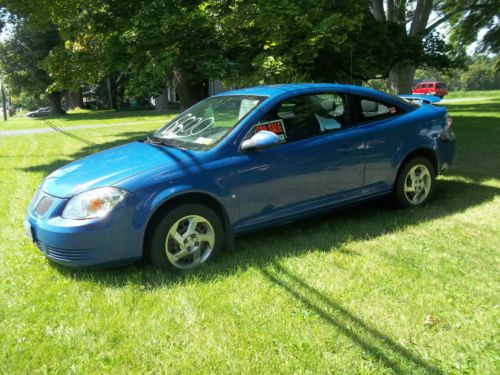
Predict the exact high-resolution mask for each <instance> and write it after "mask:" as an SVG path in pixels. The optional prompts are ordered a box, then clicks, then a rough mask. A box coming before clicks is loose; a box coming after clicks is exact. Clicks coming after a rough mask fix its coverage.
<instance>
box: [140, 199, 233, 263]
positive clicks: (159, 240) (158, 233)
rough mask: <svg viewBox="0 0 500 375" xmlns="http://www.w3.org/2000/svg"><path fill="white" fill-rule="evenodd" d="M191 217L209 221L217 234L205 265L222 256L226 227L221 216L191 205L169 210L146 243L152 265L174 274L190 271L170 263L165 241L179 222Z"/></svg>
mask: <svg viewBox="0 0 500 375" xmlns="http://www.w3.org/2000/svg"><path fill="white" fill-rule="evenodd" d="M189 215H199V216H202V217H204V218H205V219H207V220H208V221H209V222H210V224H211V225H212V228H213V230H214V233H215V245H214V249H213V250H212V253H211V254H210V257H209V258H208V259H207V260H206V261H205V262H203V264H206V263H208V262H210V261H212V260H213V259H215V258H217V256H219V255H220V253H221V252H222V248H223V246H224V227H223V224H222V220H221V218H220V216H219V215H218V214H217V213H216V212H215V211H214V210H213V209H211V208H210V207H208V206H205V205H202V204H195V203H189V204H182V205H179V206H176V207H173V208H172V209H168V210H167V211H166V213H165V215H164V216H163V217H162V218H161V219H160V220H159V221H158V222H157V223H156V225H155V228H154V230H153V231H152V234H151V238H149V239H147V242H146V243H147V246H146V249H145V256H146V259H147V260H148V261H149V262H150V263H152V264H153V265H155V266H158V267H160V268H162V269H165V270H168V271H172V272H182V271H189V269H181V268H178V267H175V266H174V265H173V264H172V263H170V261H169V260H168V258H167V254H166V251H165V241H166V239H167V233H168V231H169V230H170V228H171V227H172V225H174V224H175V222H176V221H177V220H179V219H181V218H183V217H185V216H189ZM195 268H196V267H195Z"/></svg>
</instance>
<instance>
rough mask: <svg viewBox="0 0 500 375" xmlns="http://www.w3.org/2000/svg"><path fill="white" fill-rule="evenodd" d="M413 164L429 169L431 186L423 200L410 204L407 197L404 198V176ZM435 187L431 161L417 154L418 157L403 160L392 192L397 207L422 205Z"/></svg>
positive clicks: (434, 175) (434, 173)
mask: <svg viewBox="0 0 500 375" xmlns="http://www.w3.org/2000/svg"><path fill="white" fill-rule="evenodd" d="M415 165H425V167H426V168H427V169H428V170H429V173H430V175H431V188H430V191H429V194H428V195H427V197H426V198H425V200H424V201H423V202H422V203H419V204H411V203H410V202H409V201H408V199H407V198H406V194H405V191H404V185H405V181H406V176H407V175H408V172H409V171H410V169H412V168H413V167H414V166H415ZM435 187H436V172H435V171H434V167H433V166H432V163H431V162H430V161H429V159H427V158H424V157H422V156H418V157H415V158H412V159H410V160H408V161H407V162H405V163H404V165H403V166H402V167H401V169H400V170H399V173H398V177H397V180H396V184H395V187H394V194H393V195H394V200H395V202H396V204H397V205H398V206H399V207H418V206H422V205H424V204H425V203H427V202H428V201H429V200H430V199H431V198H432V195H433V193H434V189H435Z"/></svg>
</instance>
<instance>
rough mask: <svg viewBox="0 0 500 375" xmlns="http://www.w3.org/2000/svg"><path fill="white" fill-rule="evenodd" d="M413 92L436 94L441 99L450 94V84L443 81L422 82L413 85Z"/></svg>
mask: <svg viewBox="0 0 500 375" xmlns="http://www.w3.org/2000/svg"><path fill="white" fill-rule="evenodd" d="M411 93H412V94H424V95H435V96H439V97H440V98H441V99H442V98H444V96H445V95H447V94H448V86H446V83H443V82H431V81H429V82H420V83H418V84H416V85H415V86H413V90H411Z"/></svg>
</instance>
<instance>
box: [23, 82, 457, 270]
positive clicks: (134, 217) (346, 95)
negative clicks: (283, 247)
mask: <svg viewBox="0 0 500 375" xmlns="http://www.w3.org/2000/svg"><path fill="white" fill-rule="evenodd" d="M454 147H455V136H454V134H453V131H452V129H451V120H450V119H449V118H448V114H447V112H446V109H445V108H444V107H438V106H433V105H430V104H421V105H416V104H414V103H410V102H408V101H406V100H403V99H401V98H398V97H395V96H391V95H388V94H385V93H382V92H379V91H376V90H372V89H369V88H363V87H357V86H348V85H333V84H288V85H276V86H263V87H254V88H246V89H241V90H236V91H229V92H224V93H222V94H218V95H216V96H213V97H210V98H208V99H206V100H204V101H202V102H200V103H198V104H196V105H195V106H193V107H191V108H189V109H188V110H187V111H185V112H183V113H182V114H180V115H179V116H178V117H176V118H175V119H173V120H172V121H170V122H168V123H167V124H166V125H165V126H163V127H161V128H160V129H158V130H157V131H155V132H153V133H151V134H150V135H148V136H146V137H145V138H144V139H143V140H140V141H135V142H131V143H128V144H124V145H121V146H118V147H115V148H112V149H109V150H105V151H102V152H99V153H97V154H94V155H90V156H87V157H85V158H83V159H80V160H77V161H74V162H72V163H70V164H68V165H66V166H64V167H62V168H60V169H58V170H56V171H54V172H53V173H52V174H50V175H49V176H47V177H46V178H45V179H44V180H43V182H42V184H41V185H40V187H39V188H38V190H37V191H36V193H35V195H34V197H33V199H32V201H31V203H30V205H29V208H28V212H27V216H26V220H25V222H24V225H25V229H26V233H27V235H28V236H29V237H30V238H31V239H32V240H33V242H34V243H35V244H36V245H37V246H38V248H39V249H40V250H41V251H42V252H43V253H44V254H45V255H46V256H47V257H48V258H49V259H51V260H53V261H55V262H59V263H62V264H66V265H69V266H90V265H103V264H116V263H124V262H129V261H132V260H137V259H141V258H143V257H145V258H147V259H149V260H150V261H151V262H153V263H154V264H156V265H158V266H160V267H163V268H166V269H170V270H177V269H190V268H193V267H197V266H199V265H201V264H203V263H206V262H207V261H209V260H211V259H213V258H215V257H216V256H217V255H219V254H220V253H221V252H222V250H223V249H224V248H227V247H230V246H231V244H232V239H233V236H234V235H237V234H240V233H244V232H249V231H255V230H257V229H259V228H265V227H269V226H271V225H277V224H281V223H285V222H289V221H291V220H294V219H298V218H301V217H304V216H307V215H313V214H316V213H319V212H322V211H325V210H330V209H332V208H334V207H338V206H343V205H347V204H351V203H354V202H359V201H361V200H365V199H371V198H375V197H382V196H389V195H392V197H393V198H394V201H395V202H396V203H397V204H398V205H400V206H419V205H422V204H424V203H426V202H427V201H428V200H429V198H430V197H431V195H432V193H433V190H434V185H435V178H436V175H437V174H438V173H440V172H442V171H443V170H445V169H446V168H448V166H449V165H450V164H451V163H452V160H453V154H454Z"/></svg>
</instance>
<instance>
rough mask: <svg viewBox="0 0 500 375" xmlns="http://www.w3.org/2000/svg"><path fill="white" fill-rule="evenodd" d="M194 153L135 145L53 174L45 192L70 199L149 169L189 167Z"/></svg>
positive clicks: (169, 148) (73, 163)
mask: <svg viewBox="0 0 500 375" xmlns="http://www.w3.org/2000/svg"><path fill="white" fill-rule="evenodd" d="M192 160H193V152H191V151H186V150H181V149H175V148H171V147H166V146H155V145H152V144H149V143H142V142H132V143H128V144H125V145H122V146H118V147H114V148H111V149H109V150H105V151H101V152H99V153H96V154H93V155H90V156H87V157H85V158H83V159H80V160H76V161H74V162H72V163H70V164H67V165H65V166H64V167H62V168H59V169H57V170H56V171H54V172H53V173H51V174H50V175H49V176H48V177H47V178H46V179H45V182H44V184H43V190H44V191H45V192H46V193H47V194H50V195H53V196H56V197H60V198H70V197H72V196H74V195H75V194H78V193H81V192H83V191H86V190H90V189H96V188H99V187H103V186H110V185H114V184H116V183H118V182H120V181H122V180H124V179H127V178H129V177H132V176H134V175H136V174H139V173H142V172H145V171H147V170H149V169H152V168H155V167H159V166H165V170H168V169H172V168H178V167H179V166H180V165H182V166H183V167H186V166H187V165H189V164H191V163H192Z"/></svg>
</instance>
